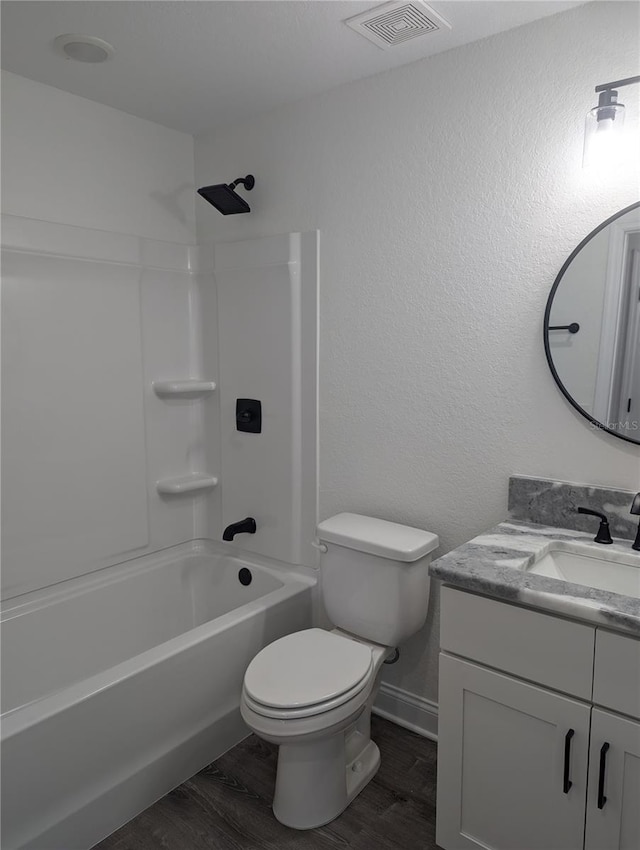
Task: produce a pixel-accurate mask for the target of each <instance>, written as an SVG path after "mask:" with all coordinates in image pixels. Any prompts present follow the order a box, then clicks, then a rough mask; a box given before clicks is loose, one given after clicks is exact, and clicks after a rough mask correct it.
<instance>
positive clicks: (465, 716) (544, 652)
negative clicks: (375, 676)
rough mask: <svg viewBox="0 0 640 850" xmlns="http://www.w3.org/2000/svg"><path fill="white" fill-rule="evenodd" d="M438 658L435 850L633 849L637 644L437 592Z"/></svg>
mask: <svg viewBox="0 0 640 850" xmlns="http://www.w3.org/2000/svg"><path fill="white" fill-rule="evenodd" d="M620 641H621V642H622V643H620ZM441 647H442V652H441V655H440V696H439V724H438V726H439V729H438V810H437V832H436V841H437V844H438V846H440V847H442V848H443V850H463V848H491V850H583V848H585V850H640V722H639V721H640V641H638V640H636V639H634V638H631V637H626V636H621V635H616V634H612V633H609V632H606V631H603V630H601V629H596V628H595V627H593V626H588V625H584V624H582V623H578V622H574V621H571V620H568V619H564V618H562V617H555V616H552V615H548V614H543V613H541V612H538V611H532V610H530V609H527V608H522V607H519V606H517V605H512V604H510V603H506V602H498V601H496V600H493V599H488V598H487V597H483V596H477V595H475V594H472V593H468V592H466V591H462V590H455V589H453V588H450V587H443V589H442V634H441ZM594 658H595V681H594ZM636 700H637V705H636ZM596 701H597V702H599V705H597V706H594V702H596ZM636 708H637V711H636ZM585 825H586V828H585Z"/></svg>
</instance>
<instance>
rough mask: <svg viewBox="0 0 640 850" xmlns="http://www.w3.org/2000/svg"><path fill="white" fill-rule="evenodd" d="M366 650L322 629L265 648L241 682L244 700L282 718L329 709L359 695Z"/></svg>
mask: <svg viewBox="0 0 640 850" xmlns="http://www.w3.org/2000/svg"><path fill="white" fill-rule="evenodd" d="M372 670H373V657H372V652H371V648H370V647H368V646H367V645H365V644H363V643H359V642H357V641H354V640H350V639H349V638H346V637H341V636H340V635H336V634H334V633H332V632H327V631H324V630H323V629H305V630H304V631H301V632H295V633H294V634H292V635H286V636H285V637H283V638H280V639H279V640H276V641H274V643H272V644H269V646H267V647H265V648H264V649H263V650H262V651H261V652H259V653H258V654H257V655H256V657H255V658H254V659H253V661H252V662H251V664H250V665H249V667H248V668H247V672H246V673H245V678H244V687H243V696H244V699H245V702H246V703H247V705H248V706H249V708H251V709H252V710H253V711H255V712H256V713H257V714H261V715H263V716H265V717H274V718H278V719H282V720H286V719H293V718H297V717H310V716H313V715H317V714H322V713H324V712H326V711H330V710H331V709H333V708H336V707H337V706H340V705H342V704H343V703H346V702H348V701H349V700H351V699H353V698H354V697H355V696H357V694H358V693H360V692H361V691H363V690H364V689H365V687H366V685H367V683H368V682H369V680H370V678H371V673H372Z"/></svg>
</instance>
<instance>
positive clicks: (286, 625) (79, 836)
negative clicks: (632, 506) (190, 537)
mask: <svg viewBox="0 0 640 850" xmlns="http://www.w3.org/2000/svg"><path fill="white" fill-rule="evenodd" d="M242 568H245V569H248V570H250V572H251V576H252V580H251V583H250V584H248V585H246V586H245V585H243V584H241V583H240V581H239V578H238V575H239V571H240V570H241V569H242ZM314 584H315V582H314V580H313V579H312V578H310V577H307V576H305V575H301V574H298V573H292V572H290V571H288V570H284V569H279V568H278V567H277V566H266V565H262V566H261V565H259V564H258V563H254V562H253V561H252V562H251V563H249V562H247V561H244V560H242V561H241V560H239V559H238V558H235V557H230V556H228V555H226V554H224V551H223V549H222V548H221V547H220V546H219V545H218V544H214V543H211V542H208V541H207V542H196V543H190V544H185V545H183V546H178V547H175V548H174V549H171V550H167V551H166V552H164V553H161V554H160V555H154V556H148V557H145V558H140V559H137V560H135V561H130V562H128V563H126V564H122V565H120V566H118V567H111V568H109V569H106V570H102V571H100V572H99V573H96V574H94V575H92V576H87V577H83V578H82V579H74V580H73V581H69V582H64V583H63V584H60V585H57V586H54V587H53V588H49V589H48V590H46V591H38V592H36V593H31V594H25V595H24V596H20V597H17V598H16V599H13V600H9V601H8V602H6V603H4V605H3V606H2V616H1V624H0V628H1V630H2V662H3V666H2V685H3V687H2V700H3V703H2V729H1V737H2V848H3V850H17V848H21V850H76V848H77V850H88V848H90V847H92V846H93V845H94V844H95V843H97V842H98V841H100V840H101V839H102V838H104V837H105V836H106V835H109V834H110V833H111V832H113V830H115V829H117V828H118V827H119V826H120V825H121V824H123V823H125V822H126V821H127V820H129V819H130V818H131V817H133V816H134V815H136V814H137V813H138V812H140V811H142V810H143V809H144V808H146V807H147V806H149V805H150V804H151V803H153V802H154V801H155V800H156V799H158V798H159V797H161V796H162V795H164V794H166V793H167V792H168V791H169V790H171V789H172V788H174V787H175V786H176V785H178V784H179V783H180V782H182V781H184V780H185V779H187V778H188V777H189V776H192V775H193V774H194V773H195V772H196V771H198V770H200V769H201V768H202V767H204V766H205V765H206V764H208V763H209V762H210V761H212V760H213V759H215V758H217V757H218V756H219V755H221V754H222V753H223V752H225V751H226V750H227V749H229V747H232V746H234V745H235V744H236V743H237V742H238V741H240V740H241V739H242V738H243V737H244V736H245V735H246V734H247V731H248V730H247V729H246V727H245V726H244V724H243V722H242V720H241V718H240V712H239V702H240V691H241V686H242V678H243V675H244V671H245V668H246V666H247V665H248V663H249V661H250V660H251V659H252V658H253V656H254V655H255V654H256V653H257V652H258V651H259V650H260V649H261V648H262V647H263V646H265V645H266V644H267V643H269V642H271V641H273V640H275V639H276V638H278V637H280V636H282V635H284V634H288V633H290V632H292V631H295V630H297V629H303V628H307V627H309V625H311V616H312V614H311V609H312V588H313V586H314Z"/></svg>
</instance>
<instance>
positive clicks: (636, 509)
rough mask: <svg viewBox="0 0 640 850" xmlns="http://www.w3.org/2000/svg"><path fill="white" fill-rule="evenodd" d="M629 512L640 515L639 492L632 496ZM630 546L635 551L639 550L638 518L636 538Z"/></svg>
mask: <svg viewBox="0 0 640 850" xmlns="http://www.w3.org/2000/svg"><path fill="white" fill-rule="evenodd" d="M629 513H630V514H633V515H634V516H640V493H636V495H635V496H634V497H633V502H632V504H631V510H630V511H629ZM631 548H632V549H635V550H636V551H637V552H640V520H638V533H637V534H636V539H635V540H634V541H633V543H632V544H631Z"/></svg>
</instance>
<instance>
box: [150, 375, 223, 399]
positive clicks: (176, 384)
mask: <svg viewBox="0 0 640 850" xmlns="http://www.w3.org/2000/svg"><path fill="white" fill-rule="evenodd" d="M151 386H152V387H153V391H154V393H155V394H156V395H157V396H159V397H160V398H180V397H183V398H185V397H189V396H191V397H195V396H204V395H209V394H210V393H212V392H213V391H214V390H215V388H216V384H215V381H199V380H197V379H196V378H189V379H188V380H185V381H154V382H153V383H152V385H151Z"/></svg>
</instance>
